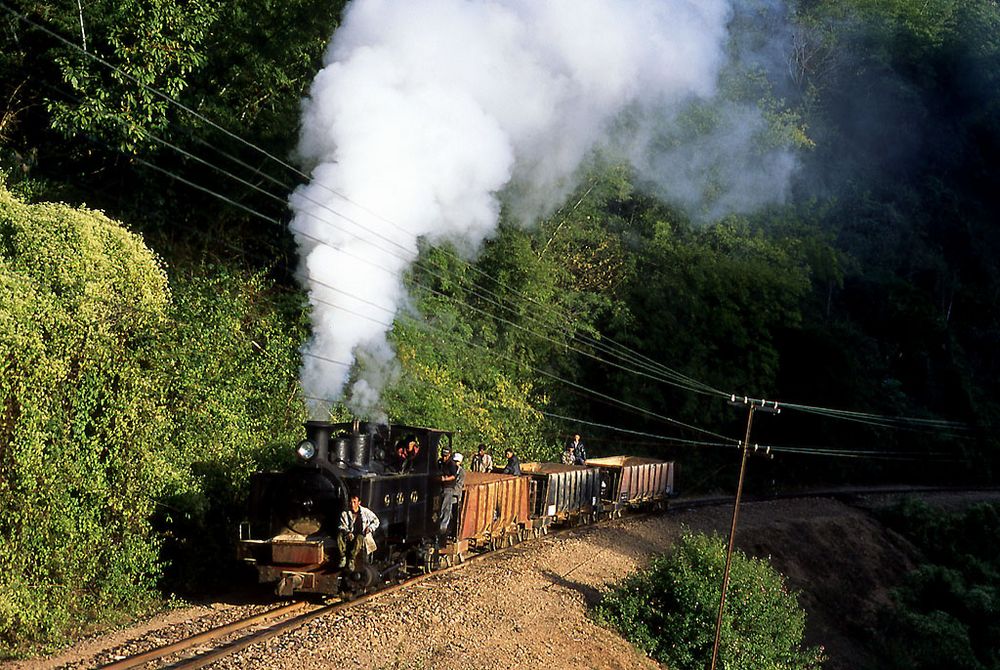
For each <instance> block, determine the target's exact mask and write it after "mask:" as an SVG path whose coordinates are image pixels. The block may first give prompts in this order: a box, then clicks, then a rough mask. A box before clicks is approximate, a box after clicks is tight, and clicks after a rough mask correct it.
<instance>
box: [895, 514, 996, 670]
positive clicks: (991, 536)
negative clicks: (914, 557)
mask: <svg viewBox="0 0 1000 670" xmlns="http://www.w3.org/2000/svg"><path fill="white" fill-rule="evenodd" d="M883 519H884V521H885V522H886V523H887V524H888V525H889V526H890V527H892V528H894V529H895V530H897V531H899V532H900V533H902V534H903V535H904V536H905V537H906V538H907V539H909V540H911V541H912V542H913V543H914V544H915V545H916V546H917V548H918V549H920V550H921V551H922V552H923V554H924V556H925V560H926V561H927V562H926V563H924V564H922V565H921V566H920V567H919V568H917V569H916V570H915V571H913V572H912V573H911V574H910V575H908V576H907V579H906V581H905V583H904V584H903V585H902V586H901V587H900V588H899V589H897V591H896V594H895V606H894V607H893V608H891V609H887V610H886V611H884V612H883V613H882V616H881V617H880V626H879V630H878V634H877V639H878V640H879V646H880V649H881V651H882V652H883V656H884V661H883V665H882V667H888V668H898V669H900V670H903V669H906V670H933V669H936V668H946V667H947V668H968V669H970V670H994V669H996V668H1000V643H998V640H1000V635H998V634H1000V557H998V555H997V552H996V538H997V537H1000V506H998V505H995V504H992V505H991V504H986V503H980V504H978V505H974V506H971V507H969V508H967V509H965V510H963V511H961V512H945V511H941V510H936V509H933V508H931V507H929V506H928V505H926V504H925V503H921V502H917V501H913V500H908V501H904V502H903V503H902V504H900V505H899V506H897V507H895V508H893V509H890V510H888V511H887V512H886V513H885V514H883Z"/></svg>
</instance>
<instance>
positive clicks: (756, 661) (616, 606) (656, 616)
mask: <svg viewBox="0 0 1000 670" xmlns="http://www.w3.org/2000/svg"><path fill="white" fill-rule="evenodd" d="M725 553H726V546H725V542H724V541H723V539H722V538H720V537H718V536H714V535H713V536H706V535H698V534H693V533H687V534H685V535H684V536H683V537H682V538H681V540H680V541H679V542H678V543H677V544H676V546H675V547H674V550H673V552H672V553H670V554H668V555H665V556H661V557H658V558H656V559H654V560H653V562H652V564H651V565H650V567H649V568H648V569H646V570H644V571H641V572H639V573H637V574H634V575H632V576H630V577H629V578H627V579H626V580H625V581H624V582H623V583H621V584H620V585H619V586H618V587H616V588H615V589H614V590H612V591H611V592H610V593H608V594H607V595H606V596H605V597H604V599H603V600H602V601H601V603H600V604H599V605H598V606H597V608H596V614H597V617H598V619H599V620H600V621H602V622H603V623H606V624H608V625H610V626H612V627H614V628H616V629H617V630H619V631H620V632H621V634H622V635H623V636H624V637H625V638H626V639H628V640H629V641H630V642H632V643H633V644H635V645H636V646H637V647H638V648H639V649H641V650H642V651H644V652H645V653H646V654H648V655H649V656H650V657H652V658H654V659H656V660H657V661H659V662H661V663H665V664H667V665H668V666H669V667H670V668H674V669H675V670H688V669H691V670H694V669H697V670H703V669H704V668H706V667H708V664H709V661H710V660H711V656H712V645H713V642H714V640H715V622H716V617H717V615H718V608H719V596H720V593H721V584H722V573H723V570H724V568H725ZM805 619H806V617H805V612H804V611H803V610H802V609H801V608H800V607H799V604H798V602H797V600H796V597H795V595H794V594H793V593H791V592H789V590H788V588H787V587H786V585H785V581H784V578H783V577H782V576H781V575H780V574H779V573H777V572H776V571H775V570H774V569H773V568H772V567H771V566H770V565H769V564H768V563H767V562H766V561H763V560H759V559H752V558H747V557H746V556H745V555H744V554H742V553H740V552H736V553H735V554H734V555H733V562H732V569H731V576H730V584H729V589H728V591H727V594H726V608H725V613H724V616H723V625H722V639H721V644H720V650H719V661H720V667H725V668H727V669H728V670H759V669H760V668H787V669H800V670H807V669H813V668H819V667H820V666H821V664H822V662H823V660H824V658H823V653H822V649H821V648H816V647H811V648H806V647H803V644H802V637H803V632H804V630H805Z"/></svg>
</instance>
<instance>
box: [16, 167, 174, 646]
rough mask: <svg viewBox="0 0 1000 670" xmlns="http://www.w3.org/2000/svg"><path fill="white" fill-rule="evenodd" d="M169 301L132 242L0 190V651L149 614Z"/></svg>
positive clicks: (101, 224)
mask: <svg viewBox="0 0 1000 670" xmlns="http://www.w3.org/2000/svg"><path fill="white" fill-rule="evenodd" d="M169 298H170V295H169V292H168V288H167V279H166V275H165V274H164V271H163V269H162V268H161V267H160V264H159V261H158V260H157V258H156V257H155V256H154V255H153V254H152V252H150V251H149V249H147V248H146V247H145V246H144V245H143V243H142V240H140V239H139V238H138V237H137V236H135V235H132V234H130V233H128V232H127V231H125V230H124V229H122V228H121V227H120V226H119V225H117V224H115V223H114V222H113V221H111V220H110V219H108V218H107V217H105V216H104V215H103V214H101V213H99V212H92V211H88V210H85V209H80V210H75V209H72V208H70V207H67V206H64V205H51V204H49V205H35V206H28V205H24V204H22V203H20V202H18V201H17V200H15V199H14V198H13V196H12V195H11V194H10V193H9V192H8V191H7V190H6V189H5V188H4V187H3V186H2V185H0V365H2V374H0V445H2V449H0V501H2V502H0V649H4V648H7V649H10V648H12V647H14V646H16V645H17V644H20V643H24V642H43V641H50V640H53V639H58V637H59V635H60V633H62V632H63V631H64V630H66V629H67V628H69V627H71V626H72V625H73V623H74V622H79V621H86V620H87V619H88V618H90V617H91V616H92V613H93V612H94V611H100V610H103V609H106V608H115V609H120V610H123V611H134V610H136V609H141V608H142V607H143V606H144V605H146V604H148V603H149V602H150V598H151V594H152V593H153V587H154V586H155V577H156V575H157V573H158V571H159V564H158V560H159V559H158V554H157V550H158V544H157V541H156V539H155V538H154V537H153V536H152V534H151V529H150V525H149V517H150V513H151V511H152V507H153V501H154V500H155V498H156V496H157V495H158V494H159V493H160V491H161V484H160V482H161V477H160V475H159V472H160V469H161V467H162V464H163V462H164V460H163V454H162V453H161V452H160V451H159V450H150V449H149V448H148V447H149V445H150V444H157V443H158V437H159V436H160V435H162V429H163V426H164V415H163V411H162V409H163V408H162V406H161V404H160V402H159V397H160V391H159V389H158V388H157V385H156V383H155V376H154V375H151V374H150V369H151V366H152V363H153V361H154V360H155V359H156V356H157V350H156V346H155V334H156V333H157V332H158V331H159V329H160V328H161V327H162V324H163V320H164V316H165V313H166V309H167V306H168V302H169Z"/></svg>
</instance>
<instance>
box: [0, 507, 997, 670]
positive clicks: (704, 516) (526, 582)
mask: <svg viewBox="0 0 1000 670" xmlns="http://www.w3.org/2000/svg"><path fill="white" fill-rule="evenodd" d="M979 497H981V496H978V497H977V499H978V498H979ZM997 498H998V499H1000V496H997ZM955 500H956V499H955V497H954V496H952V497H950V498H949V497H945V496H941V497H939V501H941V502H943V503H947V504H951V505H955V504H958V503H956V502H955ZM967 501H968V500H966V502H967ZM859 502H861V503H862V504H860V505H853V504H852V505H848V504H845V503H842V502H838V501H836V500H833V499H796V500H785V501H778V502H764V503H747V504H745V505H744V506H742V508H741V514H740V521H739V532H738V534H737V544H738V547H739V548H740V549H741V550H743V551H744V552H746V553H748V554H751V555H754V556H761V557H768V558H769V559H770V560H771V562H772V564H773V565H774V566H775V567H776V568H777V569H778V570H779V571H780V572H782V573H783V574H785V575H786V576H787V578H788V582H789V584H790V586H791V587H792V588H793V589H794V590H796V591H798V592H799V594H800V595H799V600H800V603H801V604H802V606H803V607H804V608H805V609H806V611H807V613H808V621H807V642H808V643H810V644H822V645H823V646H824V647H825V648H826V651H827V654H828V656H829V658H830V660H829V661H828V663H827V664H826V666H825V667H826V668H827V670H847V669H852V670H854V669H856V668H863V667H866V666H868V667H870V665H871V660H872V659H871V658H869V656H868V654H867V652H866V650H865V633H864V631H865V630H866V629H867V628H868V626H869V624H870V623H871V620H872V617H873V615H874V612H875V611H876V609H877V607H878V606H879V605H880V604H882V603H887V602H888V600H889V590H890V589H891V588H892V586H894V585H895V584H897V583H898V581H899V580H900V579H901V578H902V576H903V575H904V574H905V573H906V572H907V571H908V570H909V569H910V568H911V567H913V564H914V560H915V554H914V551H913V548H912V547H910V546H908V544H907V543H906V542H905V541H904V540H902V539H901V538H899V537H898V536H895V535H894V534H892V533H890V532H887V531H886V530H885V529H884V528H883V527H882V526H881V525H880V524H879V523H878V522H877V521H875V519H874V517H873V516H872V515H871V514H870V513H869V512H868V511H867V510H868V508H870V507H872V506H875V505H878V504H884V503H885V502H887V500H875V499H867V500H864V501H859ZM959 502H961V501H959ZM731 511H732V510H731V508H730V507H713V508H697V509H692V510H689V511H684V510H680V509H678V510H676V511H674V512H672V513H671V514H668V515H664V516H658V517H646V518H631V519H629V518H626V519H622V520H619V521H615V522H613V523H607V524H601V525H599V526H594V527H589V528H581V529H577V530H573V531H570V532H568V533H564V534H562V535H559V536H549V537H545V538H542V539H540V540H535V541H532V542H529V543H525V544H522V545H519V546H518V547H515V548H514V549H513V550H511V551H508V552H505V553H502V554H499V555H495V556H490V557H488V558H486V559H485V560H482V561H477V562H474V563H471V564H469V565H468V566H466V567H465V568H464V569H462V570H459V571H456V572H452V573H449V574H445V575H441V576H438V577H434V578H432V579H430V580H428V581H426V582H423V583H422V584H419V585H416V586H414V587H412V588H410V589H405V590H403V591H402V592H398V593H394V594H389V595H386V596H384V597H382V598H379V599H376V600H375V601H373V602H371V603H368V604H365V605H362V606H360V607H358V608H356V609H353V610H351V611H350V612H349V613H348V614H347V615H346V616H339V617H327V618H320V619H317V620H315V621H312V622H311V623H309V624H308V625H306V626H303V627H302V628H299V629H298V630H296V631H293V632H291V633H288V634H285V635H281V636H278V637H276V638H274V639H272V640H270V641H268V642H267V643H264V644H261V645H257V646H254V647H251V648H249V649H247V650H245V651H243V652H241V653H240V654H238V655H237V656H235V657H233V658H231V659H230V660H228V661H225V662H224V663H222V664H219V665H218V666H215V667H223V668H276V669H282V668H288V669H292V668H294V669H296V670H312V669H319V668H378V669H383V668H384V669H390V668H397V669H417V668H435V669H438V668H440V669H451V668H454V669H456V670H458V669H462V670H467V669H470V668H484V669H485V668H490V669H492V668H526V667H531V668H536V667H543V668H546V669H547V670H562V669H565V670H578V669H579V668H598V669H607V670H611V669H619V668H657V667H658V666H657V665H656V664H655V663H653V662H652V661H650V660H649V659H647V658H645V657H644V656H642V655H641V654H639V653H638V652H636V651H635V650H634V649H633V648H632V647H631V646H630V645H629V644H628V643H627V642H625V641H624V640H623V639H622V638H620V637H619V636H618V635H616V634H615V633H614V632H612V631H609V630H607V629H604V628H602V627H600V626H597V625H596V624H594V622H593V621H592V620H591V618H590V616H589V611H590V607H591V606H592V605H593V604H594V603H596V602H597V601H598V599H599V598H600V597H601V592H602V590H603V589H605V588H607V587H609V586H611V585H613V584H614V583H616V582H618V581H620V580H621V579H622V578H623V577H625V576H626V575H627V574H628V573H630V572H632V571H634V570H636V569H638V568H640V567H642V566H644V565H645V564H646V563H647V562H648V561H649V559H650V558H651V557H652V556H653V555H654V554H656V553H660V552H663V551H666V550H668V549H669V547H670V545H671V544H672V543H673V542H674V541H675V540H676V538H677V537H678V536H679V535H680V533H681V532H682V531H683V529H684V528H685V527H686V528H690V529H692V530H695V531H700V532H718V533H720V534H725V533H727V532H728V528H729V522H730V515H731ZM252 607H253V606H247V605H240V604H231V603H230V604H227V603H211V604H209V606H201V607H196V608H191V609H190V610H185V611H180V612H172V613H170V614H167V615H163V616H161V617H158V618H156V619H154V620H152V621H149V622H145V623H143V624H141V625H139V626H136V627H135V628H133V629H130V630H125V631H118V632H115V633H113V634H109V635H105V636H102V637H98V638H94V639H91V640H88V641H84V642H81V643H80V644H79V645H77V646H75V647H73V648H71V649H69V650H66V651H65V652H64V653H62V654H59V655H57V656H55V657H52V658H49V659H44V660H36V661H30V662H22V663H17V664H8V665H10V667H14V668H18V669H19V670H36V669H38V668H52V667H59V668H93V667H99V666H100V665H102V664H104V663H107V662H110V661H111V660H114V658H115V657H116V656H121V655H123V654H125V653H135V652H136V651H138V650H141V649H144V648H150V647H153V646H157V645H159V644H163V643H164V642H165V641H170V640H172V639H173V638H175V637H179V636H180V635H181V634H182V632H183V631H184V630H190V629H191V628H192V627H193V626H196V627H199V628H201V627H208V626H210V625H214V623H215V622H220V621H221V620H230V619H235V618H239V617H241V616H244V615H246V614H247V610H249V609H251V608H252Z"/></svg>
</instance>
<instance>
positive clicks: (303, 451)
mask: <svg viewBox="0 0 1000 670" xmlns="http://www.w3.org/2000/svg"><path fill="white" fill-rule="evenodd" d="M295 453H296V454H298V455H299V458H301V459H302V460H303V461H308V460H309V459H310V458H312V457H313V456H315V455H316V445H315V444H313V443H312V442H311V441H309V440H302V441H301V442H299V446H297V447H295Z"/></svg>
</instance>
